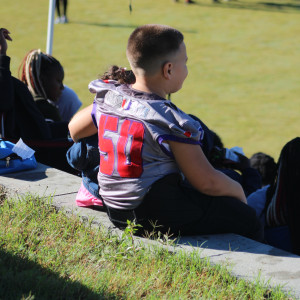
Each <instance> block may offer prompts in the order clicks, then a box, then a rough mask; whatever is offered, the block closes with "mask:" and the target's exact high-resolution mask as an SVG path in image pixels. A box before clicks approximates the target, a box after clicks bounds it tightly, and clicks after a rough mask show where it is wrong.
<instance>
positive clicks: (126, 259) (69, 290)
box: [0, 193, 292, 300]
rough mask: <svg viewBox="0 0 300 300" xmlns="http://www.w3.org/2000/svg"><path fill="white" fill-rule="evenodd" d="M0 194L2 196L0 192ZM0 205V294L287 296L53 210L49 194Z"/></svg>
mask: <svg viewBox="0 0 300 300" xmlns="http://www.w3.org/2000/svg"><path fill="white" fill-rule="evenodd" d="M2 195H3V193H2ZM0 199H1V205H0V299H5V300H10V299H28V300H29V299H43V300H45V299H141V298H145V299H200V298H201V299H255V300H256V299H292V298H291V297H289V296H288V295H286V294H284V293H283V292H282V290H280V288H278V287H277V288H273V289H270V288H267V287H266V284H263V283H262V282H261V281H260V280H257V282H255V283H248V282H246V281H244V280H238V279H236V278H235V277H232V276H231V275H230V274H229V272H228V271H227V270H226V269H225V267H221V266H212V265H211V264H210V263H209V261H208V260H207V259H201V258H200V256H199V254H197V253H196V252H194V253H192V254H190V255H188V254H185V253H184V252H182V251H179V252H177V253H175V252H172V251H169V250H167V248H163V247H161V246H151V248H149V247H145V246H144V245H143V244H137V243H136V242H134V243H133V240H132V239H131V232H132V231H131V230H128V231H127V232H125V234H124V235H123V236H122V237H117V236H114V235H112V234H109V233H107V232H106V231H105V230H101V229H96V228H94V227H91V223H86V224H83V223H82V222H80V220H79V218H78V217H76V216H74V215H71V216H70V215H68V216H67V215H66V214H64V213H63V212H62V211H59V212H57V211H56V210H55V209H54V208H53V207H52V206H51V199H41V198H38V197H34V196H30V195H28V196H26V197H23V198H21V199H14V200H11V199H9V200H5V197H2V196H1V198H0Z"/></svg>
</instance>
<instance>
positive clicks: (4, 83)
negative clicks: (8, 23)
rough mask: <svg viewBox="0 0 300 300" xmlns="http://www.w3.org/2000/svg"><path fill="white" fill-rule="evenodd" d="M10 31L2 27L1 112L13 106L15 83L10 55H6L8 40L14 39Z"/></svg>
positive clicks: (0, 36)
mask: <svg viewBox="0 0 300 300" xmlns="http://www.w3.org/2000/svg"><path fill="white" fill-rule="evenodd" d="M9 34H10V32H9V31H8V30H7V29H5V28H1V29H0V112H2V113H3V112H4V113H5V112H7V111H8V110H11V109H12V108H13V99H14V91H13V83H12V77H11V73H10V69H9V67H10V57H8V56H7V55H6V52H7V40H8V41H12V39H11V37H10V36H9Z"/></svg>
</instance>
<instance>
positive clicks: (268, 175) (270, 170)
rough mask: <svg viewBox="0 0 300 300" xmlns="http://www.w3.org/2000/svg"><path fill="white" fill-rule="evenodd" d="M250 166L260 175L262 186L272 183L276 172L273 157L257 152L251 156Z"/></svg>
mask: <svg viewBox="0 0 300 300" xmlns="http://www.w3.org/2000/svg"><path fill="white" fill-rule="evenodd" d="M250 166H251V167H252V168H253V169H256V170H257V171H258V172H259V173H260V175H261V179H262V184H263V185H268V184H271V183H273V182H274V179H275V177H276V172H277V164H276V163H275V161H274V158H273V157H271V156H270V155H268V154H265V153H263V152H257V153H255V154H253V155H252V156H251V158H250Z"/></svg>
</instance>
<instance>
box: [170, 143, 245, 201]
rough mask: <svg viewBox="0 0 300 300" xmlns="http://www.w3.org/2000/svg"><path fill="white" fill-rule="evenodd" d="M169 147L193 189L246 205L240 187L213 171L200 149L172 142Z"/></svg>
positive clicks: (195, 146) (223, 175) (196, 146)
mask: <svg viewBox="0 0 300 300" xmlns="http://www.w3.org/2000/svg"><path fill="white" fill-rule="evenodd" d="M169 145H170V147H171V150H172V152H173V154H174V157H175V160H176V162H177V164H178V166H179V168H180V169H181V171H182V173H183V174H184V176H185V177H186V178H187V180H188V181H189V182H190V184H191V185H192V186H193V187H194V188H195V189H197V190H198V191H200V192H201V193H203V194H207V195H210V196H230V197H234V198H237V199H239V200H240V201H242V202H244V203H247V200H246V197H245V194H244V191H243V189H242V187H241V185H240V184H239V183H238V182H236V181H234V180H232V179H230V178H229V177H228V176H226V175H225V174H223V173H221V172H219V171H217V170H215V169H214V168H213V167H212V166H211V164H210V163H209V162H208V160H207V159H206V157H205V155H204V154H203V151H202V149H201V147H199V146H198V145H191V144H185V143H179V142H173V141H169Z"/></svg>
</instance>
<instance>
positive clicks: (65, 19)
mask: <svg viewBox="0 0 300 300" xmlns="http://www.w3.org/2000/svg"><path fill="white" fill-rule="evenodd" d="M60 22H61V23H62V24H66V23H68V22H69V21H68V18H67V17H66V16H62V17H61V20H60Z"/></svg>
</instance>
